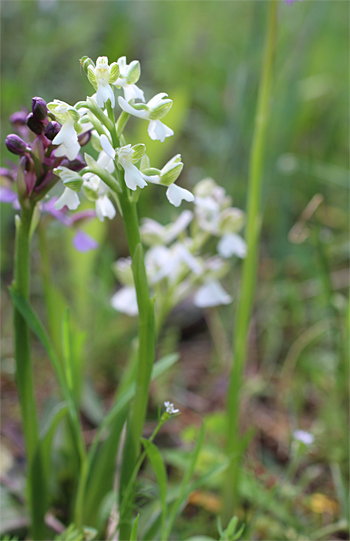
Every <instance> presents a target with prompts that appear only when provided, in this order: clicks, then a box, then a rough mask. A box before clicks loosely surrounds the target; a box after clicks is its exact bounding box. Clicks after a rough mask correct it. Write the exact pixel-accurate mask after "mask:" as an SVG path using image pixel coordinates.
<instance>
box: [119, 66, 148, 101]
mask: <svg viewBox="0 0 350 541" xmlns="http://www.w3.org/2000/svg"><path fill="white" fill-rule="evenodd" d="M117 64H118V66H119V77H118V79H117V80H116V82H115V83H113V84H114V85H115V86H116V87H118V88H122V89H123V90H124V97H125V99H126V101H127V102H129V101H130V100H132V99H135V100H141V101H143V102H144V101H145V96H144V93H143V90H141V88H139V87H138V86H136V84H135V83H136V82H137V81H138V80H139V77H140V63H139V62H138V61H137V60H133V62H131V63H130V64H127V63H126V56H122V57H120V58H119V59H118V61H117Z"/></svg>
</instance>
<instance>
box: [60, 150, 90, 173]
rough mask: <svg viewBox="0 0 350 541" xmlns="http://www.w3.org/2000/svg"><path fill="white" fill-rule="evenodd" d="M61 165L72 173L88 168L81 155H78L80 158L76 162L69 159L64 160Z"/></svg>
mask: <svg viewBox="0 0 350 541" xmlns="http://www.w3.org/2000/svg"><path fill="white" fill-rule="evenodd" d="M60 165H62V166H64V167H67V168H68V169H71V170H72V171H81V170H82V169H84V167H86V163H85V162H84V160H83V158H82V156H81V154H78V156H77V157H76V158H75V159H74V160H68V158H63V160H62V161H61V163H60Z"/></svg>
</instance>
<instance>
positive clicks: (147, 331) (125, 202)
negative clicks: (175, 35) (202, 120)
mask: <svg viewBox="0 0 350 541" xmlns="http://www.w3.org/2000/svg"><path fill="white" fill-rule="evenodd" d="M107 111H108V116H109V120H110V122H111V124H113V129H111V136H112V142H113V146H114V148H116V147H118V146H121V143H120V139H119V137H118V134H117V131H116V126H115V120H114V112H113V109H112V107H111V104H110V102H107ZM116 172H117V179H118V181H119V185H120V186H122V193H121V194H119V201H120V206H121V210H122V213H123V221H124V225H125V231H126V237H127V241H128V245H129V250H130V255H131V259H132V270H133V276H134V282H135V289H136V295H137V304H138V309H139V332H138V361H137V373H136V392H135V399H134V402H133V404H132V406H131V411H130V415H129V420H128V424H127V431H126V438H125V445H124V449H123V459H122V467H121V475H120V498H119V501H120V502H122V501H123V499H124V494H125V491H126V489H127V486H128V483H129V480H130V478H131V476H132V474H133V471H134V468H135V465H136V462H137V457H138V455H139V452H140V439H141V437H142V431H143V425H144V422H145V418H146V412H147V405H148V393H149V384H150V381H151V373H152V366H153V362H154V356H155V329H154V306H153V302H152V301H151V298H150V293H149V287H148V281H147V275H146V268H145V264H144V258H143V250H142V244H141V237H140V231H139V221H138V216H137V208H136V203H135V202H133V201H132V200H131V198H130V194H129V188H128V187H127V186H126V184H125V180H124V174H123V172H122V170H121V169H120V168H119V166H118V165H116ZM131 519H132V503H130V506H129V507H128V506H126V510H125V512H124V511H123V514H120V539H129V538H130V533H131Z"/></svg>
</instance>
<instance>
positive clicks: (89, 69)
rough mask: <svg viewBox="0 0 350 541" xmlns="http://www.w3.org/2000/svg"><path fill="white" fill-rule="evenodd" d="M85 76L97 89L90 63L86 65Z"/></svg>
mask: <svg viewBox="0 0 350 541" xmlns="http://www.w3.org/2000/svg"><path fill="white" fill-rule="evenodd" d="M87 76H88V79H89V82H90V83H91V84H92V86H93V87H94V89H95V90H97V87H98V84H97V79H96V75H95V71H94V68H93V67H92V66H91V65H90V66H89V67H88V70H87Z"/></svg>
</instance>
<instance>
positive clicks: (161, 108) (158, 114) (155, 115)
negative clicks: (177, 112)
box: [133, 100, 173, 120]
mask: <svg viewBox="0 0 350 541" xmlns="http://www.w3.org/2000/svg"><path fill="white" fill-rule="evenodd" d="M172 106H173V100H162V103H161V104H160V105H158V107H155V108H154V109H152V110H151V111H150V113H149V119H150V120H160V119H161V118H163V117H164V116H165V115H166V114H167V113H168V111H170V109H171V108H172ZM133 107H135V105H133Z"/></svg>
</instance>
